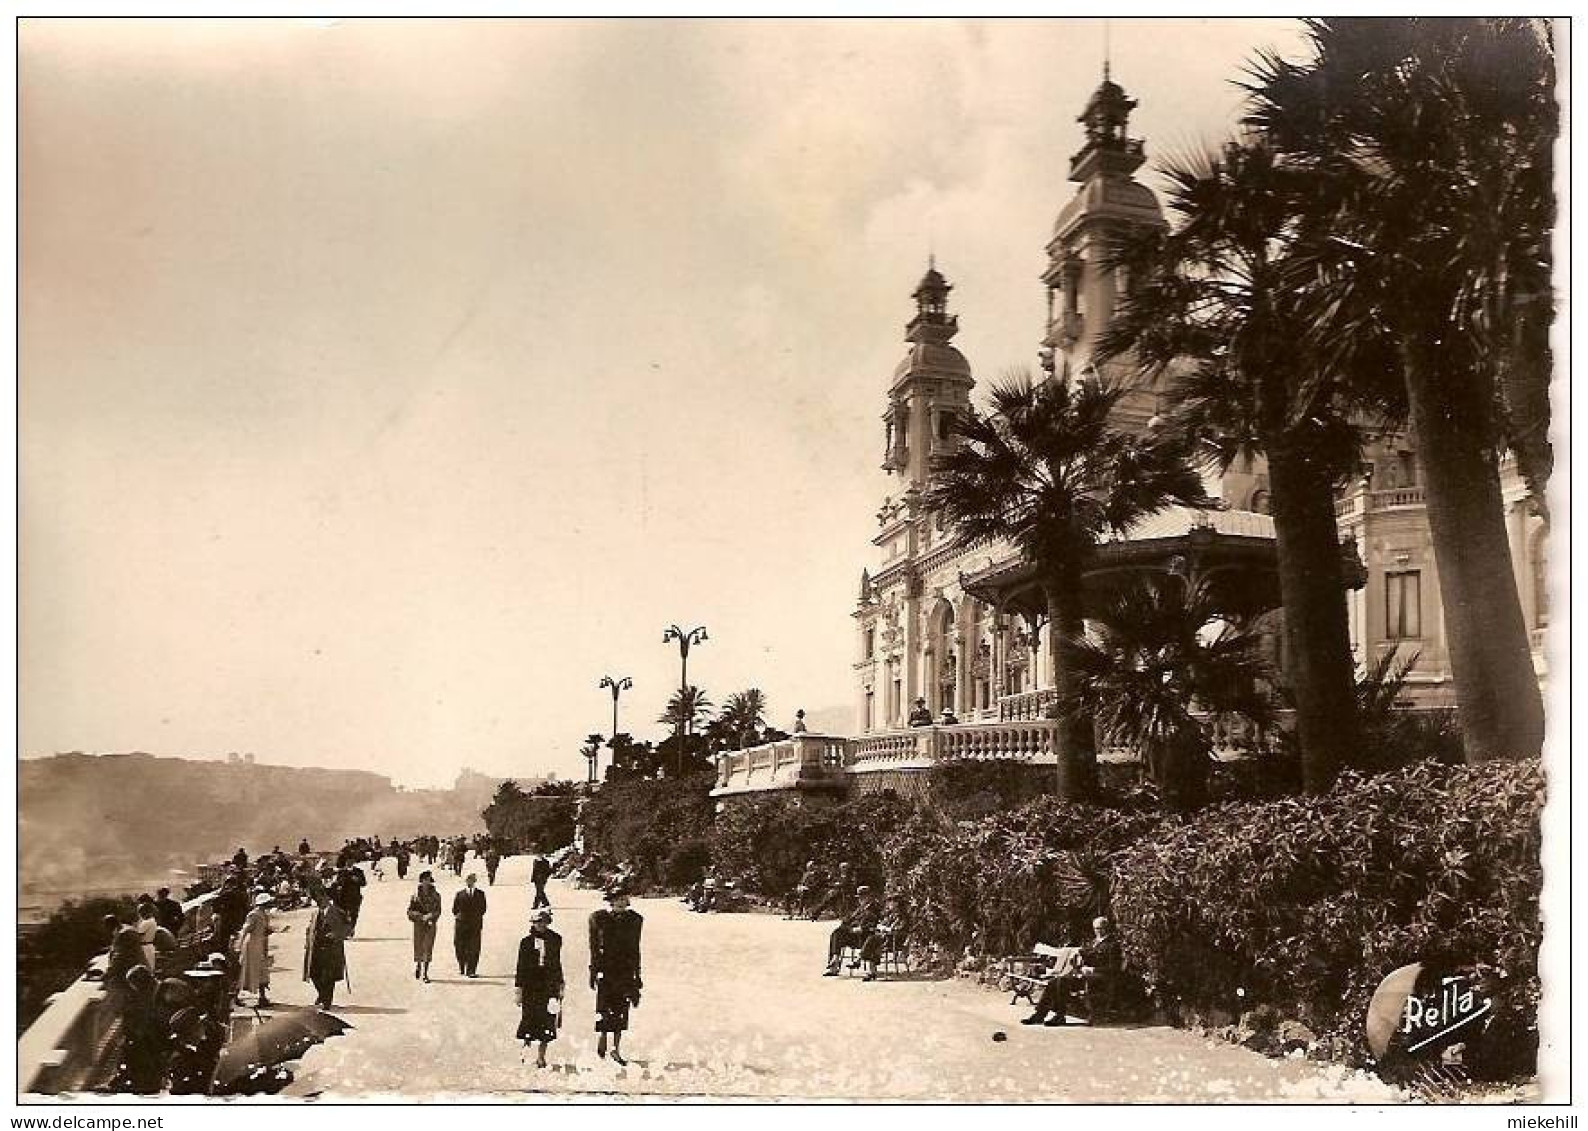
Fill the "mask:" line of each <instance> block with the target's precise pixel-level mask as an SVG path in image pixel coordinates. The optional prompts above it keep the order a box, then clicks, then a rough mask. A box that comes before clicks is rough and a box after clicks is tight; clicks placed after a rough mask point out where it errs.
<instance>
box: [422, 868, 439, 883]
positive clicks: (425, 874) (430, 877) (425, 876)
mask: <svg viewBox="0 0 1588 1131" xmlns="http://www.w3.org/2000/svg"><path fill="white" fill-rule="evenodd" d="M419 879H420V881H421V882H422V881H424V880H429V881H430V882H431V883H435V882H436V878H435V876H433V875H431V873H430V872H429V871H424V872H420V873H419Z"/></svg>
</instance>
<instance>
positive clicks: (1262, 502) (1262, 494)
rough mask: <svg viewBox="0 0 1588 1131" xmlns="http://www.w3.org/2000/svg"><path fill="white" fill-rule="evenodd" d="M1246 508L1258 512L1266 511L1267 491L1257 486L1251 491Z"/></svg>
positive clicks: (1265, 512)
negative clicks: (1249, 501)
mask: <svg viewBox="0 0 1588 1131" xmlns="http://www.w3.org/2000/svg"><path fill="white" fill-rule="evenodd" d="M1246 509H1247V510H1250V511H1256V512H1257V513H1258V514H1267V513H1268V492H1267V491H1265V490H1263V488H1261V487H1259V488H1258V489H1257V490H1255V491H1253V492H1252V501H1251V503H1249V504H1248V505H1247V508H1246Z"/></svg>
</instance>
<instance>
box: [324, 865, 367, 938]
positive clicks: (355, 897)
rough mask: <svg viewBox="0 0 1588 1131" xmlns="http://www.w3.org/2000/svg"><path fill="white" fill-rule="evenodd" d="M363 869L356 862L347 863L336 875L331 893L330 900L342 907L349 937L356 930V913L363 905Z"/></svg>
mask: <svg viewBox="0 0 1588 1131" xmlns="http://www.w3.org/2000/svg"><path fill="white" fill-rule="evenodd" d="M366 882H367V881H366V880H365V879H364V870H363V869H362V868H360V867H359V866H358V865H357V864H349V865H348V866H347V867H345V868H343V869H342V871H341V873H340V874H339V875H338V876H337V877H336V887H335V889H334V891H333V893H332V895H331V900H332V902H334V903H335V904H336V905H337V906H338V907H340V908H341V909H342V914H343V915H345V916H347V933H348V936H349V937H351V936H352V934H353V932H354V931H356V930H358V913H359V911H360V910H361V909H362V908H363V906H364V884H365V883H366Z"/></svg>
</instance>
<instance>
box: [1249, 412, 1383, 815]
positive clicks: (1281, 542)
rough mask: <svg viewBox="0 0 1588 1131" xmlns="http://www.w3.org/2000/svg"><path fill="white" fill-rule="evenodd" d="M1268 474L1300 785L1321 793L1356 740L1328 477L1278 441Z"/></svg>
mask: <svg viewBox="0 0 1588 1131" xmlns="http://www.w3.org/2000/svg"><path fill="white" fill-rule="evenodd" d="M1268 476H1269V487H1270V491H1271V494H1270V498H1271V505H1272V508H1273V512H1274V536H1275V542H1276V544H1277V547H1276V548H1277V550H1278V556H1279V595H1280V600H1281V602H1282V603H1283V604H1284V611H1285V629H1284V631H1285V646H1286V647H1285V651H1286V654H1287V664H1286V669H1287V670H1286V673H1285V674H1286V675H1287V676H1288V677H1289V681H1290V684H1291V687H1292V688H1293V690H1294V692H1295V696H1296V729H1297V737H1298V738H1299V740H1300V743H1301V777H1302V787H1303V788H1304V789H1305V790H1306V791H1307V792H1308V793H1323V792H1324V791H1326V790H1327V789H1328V788H1329V786H1330V785H1332V784H1333V783H1334V778H1335V775H1336V774H1337V773H1338V772H1339V770H1340V767H1341V766H1342V765H1343V764H1345V762H1346V761H1347V760H1348V759H1349V758H1351V757H1352V756H1353V755H1354V754H1355V753H1356V751H1357V747H1358V744H1359V743H1360V742H1361V731H1360V729H1359V727H1358V723H1357V709H1356V684H1355V679H1354V667H1355V665H1354V663H1353V661H1352V658H1351V627H1350V620H1349V617H1348V614H1347V612H1346V605H1345V578H1344V576H1343V574H1342V571H1341V568H1340V541H1339V528H1338V527H1337V526H1336V524H1335V518H1334V486H1333V479H1332V477H1331V476H1330V475H1329V474H1328V470H1327V469H1326V468H1325V467H1323V466H1321V464H1320V462H1319V461H1318V459H1317V457H1316V456H1314V455H1310V454H1309V453H1307V452H1305V451H1302V450H1298V448H1297V446H1295V445H1287V444H1283V443H1274V444H1271V445H1269V448H1268Z"/></svg>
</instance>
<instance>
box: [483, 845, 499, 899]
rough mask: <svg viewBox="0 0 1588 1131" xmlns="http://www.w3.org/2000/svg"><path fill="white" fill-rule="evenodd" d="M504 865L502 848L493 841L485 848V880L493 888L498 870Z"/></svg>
mask: <svg viewBox="0 0 1588 1131" xmlns="http://www.w3.org/2000/svg"><path fill="white" fill-rule="evenodd" d="M501 866H502V853H501V850H500V849H498V848H497V847H496V845H495V844H494V843H493V844H492V845H491V847H489V848H487V849H486V850H485V881H486V883H488V884H490V885H491V886H492V887H493V888H494V887H495V886H496V870H497V869H498V868H500V867H501Z"/></svg>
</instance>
